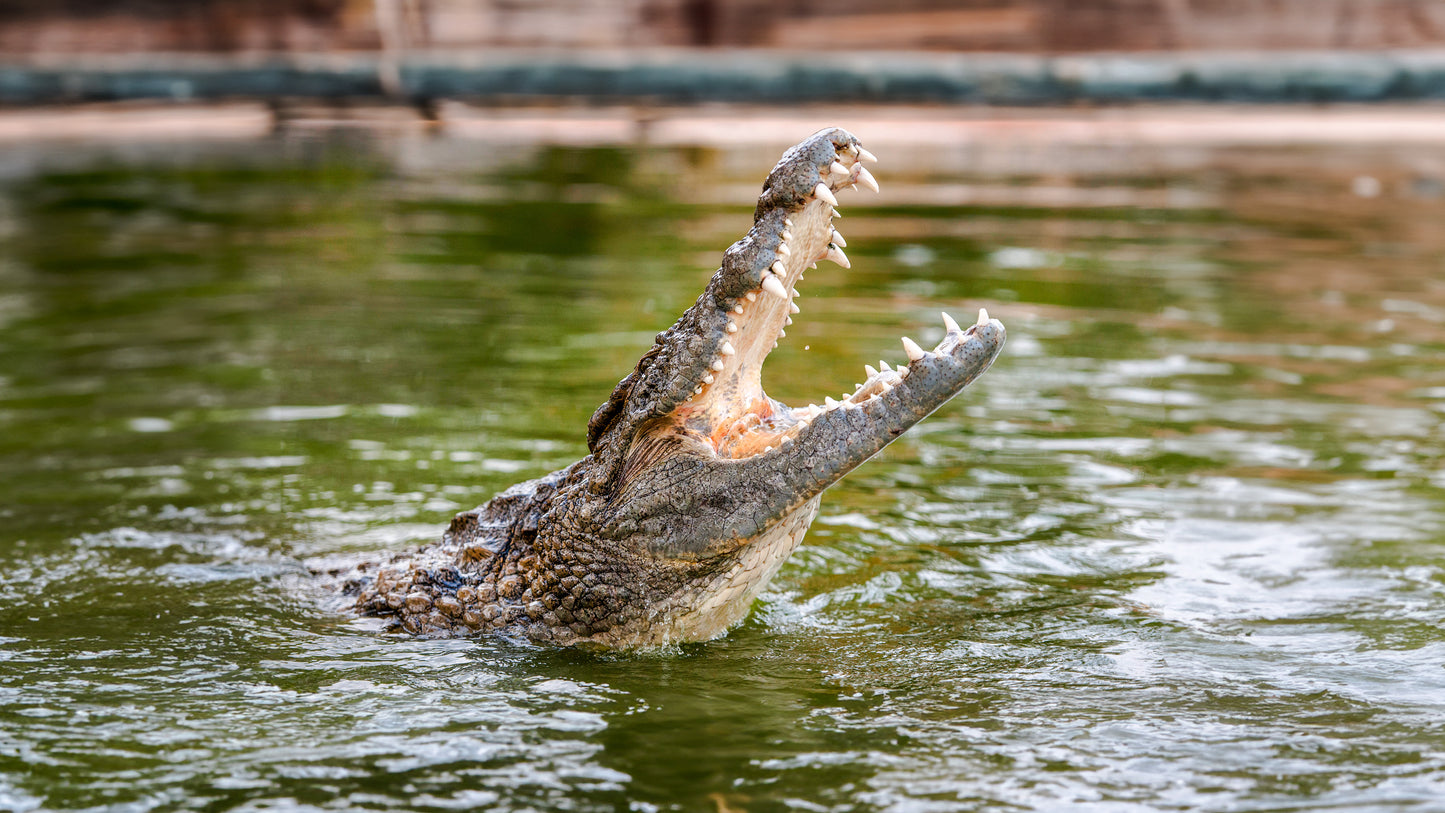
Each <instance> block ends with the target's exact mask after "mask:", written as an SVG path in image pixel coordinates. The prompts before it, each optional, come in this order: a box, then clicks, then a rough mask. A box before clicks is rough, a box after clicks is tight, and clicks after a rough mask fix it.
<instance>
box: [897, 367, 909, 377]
mask: <svg viewBox="0 0 1445 813" xmlns="http://www.w3.org/2000/svg"><path fill="white" fill-rule="evenodd" d="M898 377H899V378H907V377H908V365H907V364H900V365H898Z"/></svg>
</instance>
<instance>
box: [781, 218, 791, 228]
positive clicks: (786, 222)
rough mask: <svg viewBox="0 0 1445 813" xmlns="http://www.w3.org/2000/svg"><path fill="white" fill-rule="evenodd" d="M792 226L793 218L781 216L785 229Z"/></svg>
mask: <svg viewBox="0 0 1445 813" xmlns="http://www.w3.org/2000/svg"><path fill="white" fill-rule="evenodd" d="M792 227H793V219H792V218H791V217H785V218H783V228H785V229H791V228H792Z"/></svg>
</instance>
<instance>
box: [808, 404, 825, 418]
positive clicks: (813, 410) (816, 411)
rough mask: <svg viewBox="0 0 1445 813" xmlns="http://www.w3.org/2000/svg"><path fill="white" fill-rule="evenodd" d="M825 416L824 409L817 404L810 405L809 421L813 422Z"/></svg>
mask: <svg viewBox="0 0 1445 813" xmlns="http://www.w3.org/2000/svg"><path fill="white" fill-rule="evenodd" d="M822 414H823V408H822V407H820V406H818V405H817V404H808V420H810V421H811V420H812V419H814V418H816V417H818V416H819V415H822Z"/></svg>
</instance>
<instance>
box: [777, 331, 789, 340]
mask: <svg viewBox="0 0 1445 813" xmlns="http://www.w3.org/2000/svg"><path fill="white" fill-rule="evenodd" d="M787 335H788V331H786V330H782V329H779V330H778V338H780V339H781V338H784V337H786V336H787Z"/></svg>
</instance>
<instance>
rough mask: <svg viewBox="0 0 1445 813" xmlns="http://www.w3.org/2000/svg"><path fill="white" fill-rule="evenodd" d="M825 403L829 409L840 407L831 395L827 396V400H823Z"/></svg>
mask: <svg viewBox="0 0 1445 813" xmlns="http://www.w3.org/2000/svg"><path fill="white" fill-rule="evenodd" d="M823 403H824V404H826V405H827V406H828V408H829V409H832V408H833V407H835V406H837V405H838V402H837V401H834V400H833V396H831V395H829V396H827V397H826V398H824V399H823Z"/></svg>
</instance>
